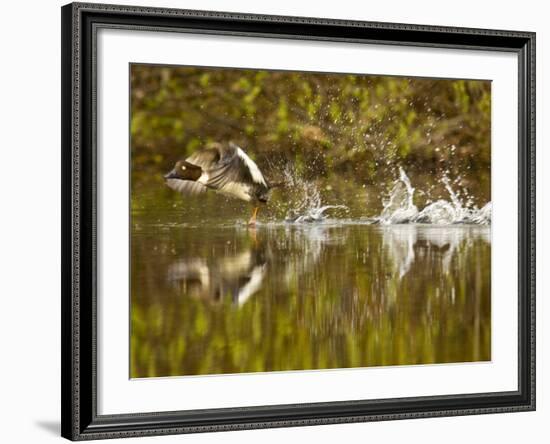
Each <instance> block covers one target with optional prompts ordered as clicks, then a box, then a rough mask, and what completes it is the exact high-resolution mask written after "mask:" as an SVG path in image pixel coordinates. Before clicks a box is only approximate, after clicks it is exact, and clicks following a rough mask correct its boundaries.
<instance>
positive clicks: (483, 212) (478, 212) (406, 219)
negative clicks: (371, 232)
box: [375, 167, 492, 225]
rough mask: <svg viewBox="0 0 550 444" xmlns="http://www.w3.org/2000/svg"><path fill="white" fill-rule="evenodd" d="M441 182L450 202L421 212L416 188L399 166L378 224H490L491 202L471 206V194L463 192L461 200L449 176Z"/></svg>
mask: <svg viewBox="0 0 550 444" xmlns="http://www.w3.org/2000/svg"><path fill="white" fill-rule="evenodd" d="M441 182H442V183H443V185H444V186H445V189H446V190H447V192H448V193H449V198H450V201H447V200H444V199H440V200H437V201H436V202H433V203H431V204H429V205H427V206H426V207H425V208H424V209H422V211H418V208H417V207H416V206H415V205H414V203H413V198H414V192H415V189H414V188H413V187H412V185H411V182H410V180H409V177H408V176H407V174H406V173H405V171H404V170H403V168H402V167H399V178H398V179H397V180H396V181H395V183H394V185H393V187H392V190H391V192H390V194H389V197H388V199H387V200H386V201H384V202H383V204H384V208H383V210H382V212H381V213H380V216H378V217H376V218H375V221H376V222H377V223H379V224H382V225H394V224H406V223H423V224H433V225H451V224H475V225H490V224H491V213H492V204H491V202H489V203H487V204H486V205H485V206H484V207H483V208H481V209H478V208H477V207H475V206H473V205H472V198H471V197H470V196H469V195H468V193H464V194H465V197H466V199H461V196H460V195H459V193H457V192H455V191H454V190H453V188H452V186H451V181H450V180H449V178H448V177H447V175H444V176H443V178H442V179H441ZM455 182H456V181H455Z"/></svg>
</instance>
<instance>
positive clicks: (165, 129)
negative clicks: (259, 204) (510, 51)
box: [131, 65, 491, 204]
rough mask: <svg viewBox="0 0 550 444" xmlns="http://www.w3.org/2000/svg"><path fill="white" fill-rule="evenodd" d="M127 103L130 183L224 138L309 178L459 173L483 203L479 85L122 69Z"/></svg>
mask: <svg viewBox="0 0 550 444" xmlns="http://www.w3.org/2000/svg"><path fill="white" fill-rule="evenodd" d="M131 99H132V104H131V136H132V160H133V163H132V174H133V183H134V185H135V186H136V187H138V188H139V187H141V186H144V184H147V183H148V182H150V181H153V182H155V183H157V184H160V183H161V179H160V173H161V172H162V171H164V170H166V169H167V168H169V167H170V166H171V165H172V163H173V162H174V161H175V160H176V159H177V158H179V157H183V156H186V155H189V154H191V153H192V152H193V151H194V150H196V149H197V148H199V147H201V146H204V145H205V144H207V143H209V142H212V141H227V140H233V141H234V142H236V143H238V144H241V145H242V146H244V147H245V148H246V149H247V150H248V151H249V153H250V154H251V156H252V157H253V158H255V159H256V160H257V161H258V162H259V163H260V165H261V166H263V167H266V166H267V165H268V164H269V163H268V162H267V159H269V160H270V163H276V162H277V160H279V159H285V160H291V161H292V162H293V163H295V164H297V165H308V168H309V169H310V171H309V173H310V175H311V176H313V177H315V178H316V180H321V181H323V180H324V181H333V182H335V181H338V180H339V178H341V177H343V176H344V175H345V177H346V178H351V179H352V180H353V181H354V182H356V183H357V184H367V185H368V184H373V183H387V181H388V180H389V179H393V178H394V176H393V175H392V174H391V172H392V168H393V167H394V166H395V164H397V163H399V164H401V165H403V166H405V168H406V170H407V172H408V173H409V174H410V175H411V178H412V179H413V182H414V179H415V174H420V175H426V174H431V175H434V174H437V173H438V172H441V171H444V170H449V172H450V174H451V176H454V177H456V176H458V175H459V174H460V175H461V176H462V177H464V178H465V182H466V185H467V188H469V190H470V192H471V193H472V194H473V196H474V198H475V199H476V201H477V202H478V203H480V204H483V203H485V202H487V201H488V200H490V197H489V196H490V185H489V184H490V159H491V149H490V148H491V147H490V139H491V137H490V131H491V117H490V116H491V84H490V82H488V81H476V80H437V79H421V78H401V77H389V76H384V77H382V76H367V75H352V74H319V73H295V72H281V71H256V70H239V69H212V68H190V67H169V66H152V65H132V69H131ZM453 147H454V148H453ZM320 153H321V154H322V155H320Z"/></svg>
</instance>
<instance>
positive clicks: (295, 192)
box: [281, 165, 348, 223]
mask: <svg viewBox="0 0 550 444" xmlns="http://www.w3.org/2000/svg"><path fill="white" fill-rule="evenodd" d="M283 174H284V181H285V184H286V187H287V188H288V189H290V190H292V195H290V196H288V199H287V200H286V201H285V203H284V204H282V205H281V206H284V208H282V209H283V211H284V212H285V213H286V216H285V222H291V223H310V222H320V221H323V220H325V219H326V218H327V217H328V215H327V211H328V210H331V209H342V210H347V209H348V207H346V206H345V205H323V204H322V200H321V193H320V192H319V188H318V187H317V184H316V183H315V182H312V181H309V180H306V179H305V178H304V177H302V175H300V174H299V173H298V172H297V171H296V169H294V168H293V167H291V166H290V165H287V166H286V167H285V169H284V170H283Z"/></svg>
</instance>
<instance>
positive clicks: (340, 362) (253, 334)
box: [131, 212, 491, 377]
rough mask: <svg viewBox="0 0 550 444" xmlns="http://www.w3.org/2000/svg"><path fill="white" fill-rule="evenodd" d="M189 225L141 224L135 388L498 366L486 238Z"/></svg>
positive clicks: (485, 233)
mask: <svg viewBox="0 0 550 444" xmlns="http://www.w3.org/2000/svg"><path fill="white" fill-rule="evenodd" d="M180 216H181V214H173V215H169V216H168V217H167V216H166V215H164V216H163V218H162V219H163V223H159V222H158V221H157V220H154V219H152V218H150V217H145V216H143V215H140V213H139V212H137V213H135V214H133V217H132V239H131V240H132V273H131V275H132V277H131V376H132V377H150V376H169V375H198V374H220V373H240V372H258V371H282V370H304V369H327V368H345V367H369V366H380V365H410V364H429V363H449V362H467V361H485V360H490V359H491V289H490V282H491V280H490V269H491V264H490V260H491V259H490V257H491V241H490V227H483V226H465V225H452V226H429V225H394V226H375V225H368V224H365V223H360V221H358V220H357V219H356V220H354V221H351V220H347V221H346V220H337V219H329V220H326V221H323V222H321V223H315V224H297V225H296V224H287V223H284V222H269V223H263V224H259V225H258V226H257V227H256V228H255V229H251V228H248V227H246V226H244V225H243V224H242V223H239V222H227V221H224V220H222V219H220V220H212V218H209V219H208V220H207V221H200V220H198V221H195V222H194V223H186V224H185V223H181V217H180ZM166 220H169V221H171V222H168V223H167V222H166Z"/></svg>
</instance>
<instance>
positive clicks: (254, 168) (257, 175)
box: [237, 148, 267, 200]
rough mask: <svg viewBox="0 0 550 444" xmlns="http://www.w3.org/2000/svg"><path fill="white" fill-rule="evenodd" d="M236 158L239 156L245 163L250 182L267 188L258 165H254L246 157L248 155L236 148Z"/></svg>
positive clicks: (254, 163)
mask: <svg viewBox="0 0 550 444" xmlns="http://www.w3.org/2000/svg"><path fill="white" fill-rule="evenodd" d="M237 156H239V157H240V158H241V159H242V160H243V162H244V163H245V165H246V167H247V168H248V170H249V171H250V175H251V176H252V180H253V181H254V182H256V183H260V184H262V185H265V186H267V183H266V181H265V179H264V176H263V174H262V172H261V171H260V169H259V168H258V165H256V162H254V161H253V160H252V159H251V158H250V157H248V155H247V154H246V153H245V152H244V151H243V150H241V149H240V148H237ZM249 200H250V199H249Z"/></svg>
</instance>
